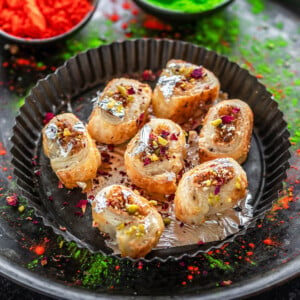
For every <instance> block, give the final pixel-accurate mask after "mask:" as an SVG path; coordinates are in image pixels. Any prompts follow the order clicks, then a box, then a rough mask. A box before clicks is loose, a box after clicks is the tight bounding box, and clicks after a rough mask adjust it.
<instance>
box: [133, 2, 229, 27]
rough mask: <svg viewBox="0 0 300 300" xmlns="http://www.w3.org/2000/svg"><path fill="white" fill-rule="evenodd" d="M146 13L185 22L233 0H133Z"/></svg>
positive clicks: (212, 11)
mask: <svg viewBox="0 0 300 300" xmlns="http://www.w3.org/2000/svg"><path fill="white" fill-rule="evenodd" d="M133 1H134V2H135V3H136V4H137V5H138V6H139V7H141V8H142V9H143V10H144V11H145V12H146V13H149V14H151V15H154V16H156V17H158V18H160V19H163V20H166V21H176V22H187V21H194V20H197V19H199V17H201V16H205V15H208V14H211V13H214V12H216V11H218V10H220V9H222V8H224V7H225V6H227V5H229V4H230V3H232V2H233V1H234V0H133Z"/></svg>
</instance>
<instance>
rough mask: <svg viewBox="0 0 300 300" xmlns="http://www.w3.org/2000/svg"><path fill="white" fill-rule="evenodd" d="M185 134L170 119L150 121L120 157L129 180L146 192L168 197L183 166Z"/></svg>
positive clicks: (174, 187) (174, 188)
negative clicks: (122, 156) (122, 159)
mask: <svg viewBox="0 0 300 300" xmlns="http://www.w3.org/2000/svg"><path fill="white" fill-rule="evenodd" d="M185 155H186V143H185V135H184V132H183V130H182V129H181V127H180V126H179V125H177V124H175V123H174V122H173V121H171V120H167V119H152V120H151V121H150V122H149V123H147V124H145V125H144V127H143V128H142V129H141V130H140V131H139V132H138V133H137V135H136V136H135V137H134V138H133V139H132V140H131V141H130V143H129V144H128V146H127V149H126V152H125V155H124V158H125V167H126V171H127V175H128V176H129V178H130V179H131V181H132V182H133V183H134V184H136V185H137V186H139V187H142V188H144V189H146V190H147V191H149V192H156V193H161V194H172V193H174V192H175V190H176V187H177V176H178V174H179V172H180V171H181V170H182V169H183V167H184V158H185Z"/></svg>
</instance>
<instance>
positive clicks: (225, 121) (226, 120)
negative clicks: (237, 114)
mask: <svg viewBox="0 0 300 300" xmlns="http://www.w3.org/2000/svg"><path fill="white" fill-rule="evenodd" d="M221 119H222V123H223V124H230V123H231V122H232V121H233V120H234V117H233V116H228V115H226V116H223V117H221Z"/></svg>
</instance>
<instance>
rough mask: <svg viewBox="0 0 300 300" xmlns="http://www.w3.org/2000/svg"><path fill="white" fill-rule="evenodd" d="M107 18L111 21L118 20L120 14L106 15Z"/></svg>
mask: <svg viewBox="0 0 300 300" xmlns="http://www.w3.org/2000/svg"><path fill="white" fill-rule="evenodd" d="M108 18H109V19H110V20H111V21H112V22H118V21H119V20H120V16H119V15H118V14H112V15H110V16H108Z"/></svg>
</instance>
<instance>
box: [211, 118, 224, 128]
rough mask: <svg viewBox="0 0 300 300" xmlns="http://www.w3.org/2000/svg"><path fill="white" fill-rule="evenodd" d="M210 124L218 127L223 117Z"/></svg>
mask: <svg viewBox="0 0 300 300" xmlns="http://www.w3.org/2000/svg"><path fill="white" fill-rule="evenodd" d="M210 124H211V125H212V126H215V127H217V126H219V125H220V124H222V119H215V120H213V121H211V122H210Z"/></svg>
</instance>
